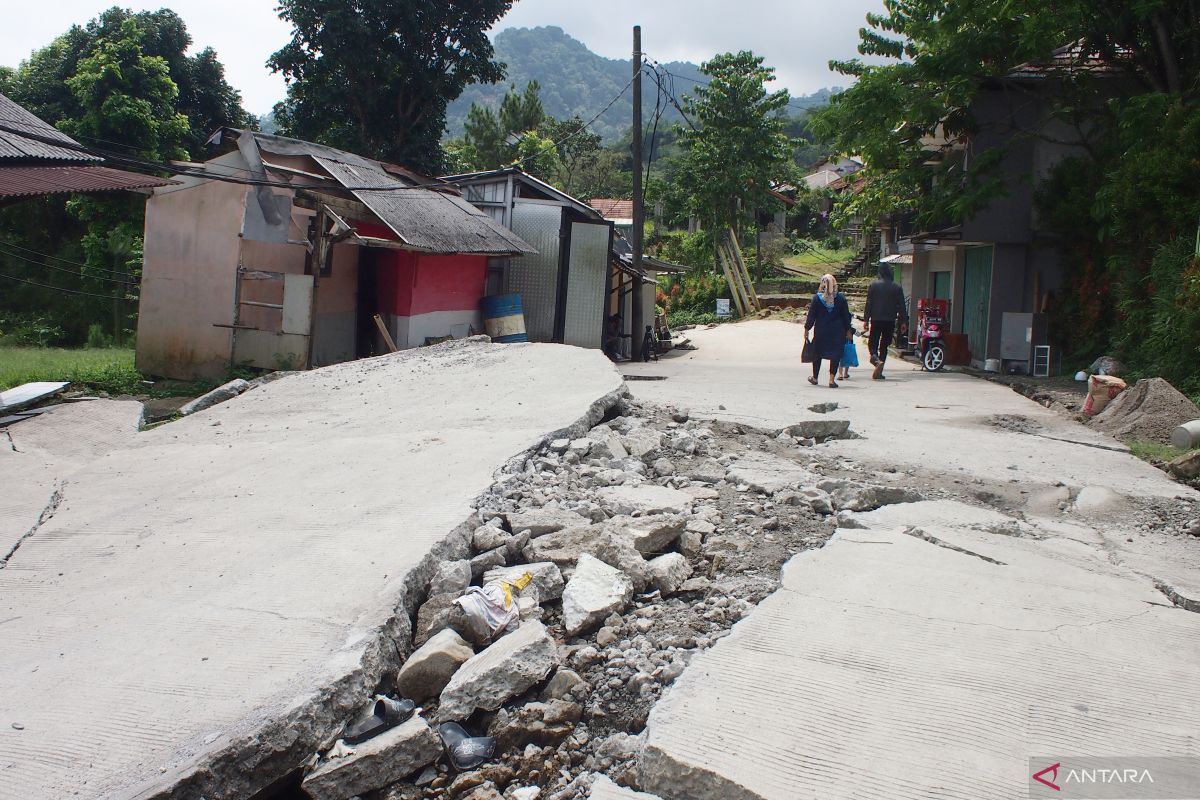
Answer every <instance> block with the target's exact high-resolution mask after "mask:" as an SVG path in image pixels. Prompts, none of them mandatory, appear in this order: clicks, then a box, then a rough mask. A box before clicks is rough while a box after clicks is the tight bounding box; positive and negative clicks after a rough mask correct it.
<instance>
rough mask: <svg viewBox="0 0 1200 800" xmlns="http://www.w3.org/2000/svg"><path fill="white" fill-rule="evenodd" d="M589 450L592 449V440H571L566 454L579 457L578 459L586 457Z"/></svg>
mask: <svg viewBox="0 0 1200 800" xmlns="http://www.w3.org/2000/svg"><path fill="white" fill-rule="evenodd" d="M591 449H592V440H591V439H572V440H571V444H569V445H568V446H567V452H568V453H574V454H575V455H577V456H579V457H580V458H583V457H584V456H586V455H587V454H588V452H589V451H590V450H591Z"/></svg>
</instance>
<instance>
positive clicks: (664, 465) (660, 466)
mask: <svg viewBox="0 0 1200 800" xmlns="http://www.w3.org/2000/svg"><path fill="white" fill-rule="evenodd" d="M654 471H655V472H656V473H657V474H658V475H660V476H661V477H664V478H665V477H667V476H668V475H674V474H675V464H674V463H672V461H671V459H669V458H658V459H655V461H654Z"/></svg>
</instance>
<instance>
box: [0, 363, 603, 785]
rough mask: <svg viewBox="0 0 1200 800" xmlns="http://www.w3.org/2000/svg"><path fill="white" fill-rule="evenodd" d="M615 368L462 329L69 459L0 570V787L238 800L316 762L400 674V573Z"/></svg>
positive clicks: (597, 391)
mask: <svg viewBox="0 0 1200 800" xmlns="http://www.w3.org/2000/svg"><path fill="white" fill-rule="evenodd" d="M564 375H570V376H571V378H570V380H563V376H564ZM620 383H621V381H620V377H619V375H618V374H617V373H616V372H615V371H614V370H613V369H612V366H611V365H610V364H609V363H608V362H607V361H606V360H605V359H604V358H603V357H602V356H601V355H600V354H599V353H597V352H595V351H586V350H580V349H577V348H567V347H557V346H549V345H482V344H470V343H468V344H463V343H456V344H455V345H449V346H439V347H436V348H430V349H421V350H418V351H408V352H405V353H401V354H397V355H395V356H388V357H383V358H378V359H370V360H366V361H359V362H353V363H350V364H343V365H339V366H335V367H330V368H326V369H321V370H316V371H313V372H310V373H305V374H299V375H294V376H290V377H287V378H284V379H282V380H279V381H276V382H274V383H270V384H267V385H265V386H262V387H260V388H258V389H255V390H253V391H251V392H248V393H247V394H244V395H242V396H241V397H239V398H237V399H236V400H233V401H230V402H228V403H226V404H224V405H221V406H217V407H216V408H213V409H211V410H209V411H206V412H203V413H200V414H196V415H194V416H191V417H187V418H185V419H183V420H180V421H178V422H173V423H171V424H169V425H165V426H162V427H160V428H156V429H154V430H152V431H148V432H145V433H141V434H137V435H136V436H135V437H132V438H133V441H131V442H128V443H126V444H124V445H121V446H117V447H115V448H113V449H111V450H109V452H107V453H106V454H105V455H103V456H100V457H96V458H94V459H92V460H91V462H90V463H88V464H86V465H84V466H82V467H81V468H79V469H77V470H75V471H74V472H73V473H72V474H71V476H70V478H69V480H68V482H67V485H66V488H65V491H64V495H63V500H62V502H61V504H60V505H59V507H58V509H57V511H56V513H55V514H54V515H53V517H52V518H50V519H49V520H47V521H46V522H45V523H44V524H43V525H42V526H41V527H40V528H39V529H38V530H37V531H36V533H35V535H33V536H30V537H28V538H26V539H25V541H24V542H23V543H22V544H21V547H20V548H19V549H18V550H17V552H16V554H15V555H14V557H13V558H12V559H11V561H10V562H9V564H8V565H7V566H6V567H5V568H4V569H2V570H0V798H4V800H40V799H41V798H46V799H47V800H49V799H50V798H53V799H54V800H58V799H59V798H64V797H98V798H131V797H138V798H149V797H168V796H171V797H184V796H190V797H199V796H207V797H208V798H210V800H212V798H215V797H247V796H249V795H250V794H252V793H253V792H254V791H255V790H257V789H258V788H261V787H262V785H263V783H264V782H265V781H267V780H270V779H272V778H274V777H278V775H279V774H281V772H280V770H281V769H290V768H292V767H294V766H296V765H298V764H299V763H301V762H302V761H303V760H304V759H305V758H306V757H307V756H308V755H309V754H311V752H313V750H315V749H316V746H317V744H318V743H319V742H320V741H321V740H323V739H325V738H327V737H328V736H330V735H331V734H332V733H334V732H335V731H336V730H337V729H338V728H340V725H341V724H342V722H343V721H344V719H345V717H346V714H348V713H349V711H350V709H352V708H354V707H355V706H356V705H358V704H359V703H360V702H361V698H362V697H364V696H366V694H367V693H369V692H370V691H371V690H372V689H374V688H375V686H376V683H377V681H378V679H379V676H380V673H381V671H383V670H385V669H389V668H394V667H395V660H396V653H395V652H392V650H394V648H391V645H390V644H389V643H388V638H387V636H385V633H386V634H392V635H394V636H395V637H396V639H399V640H400V641H401V642H402V643H403V641H404V640H405V638H406V637H407V628H406V620H407V615H406V614H404V613H400V614H397V613H396V606H397V604H398V602H400V600H401V599H403V598H402V595H403V593H404V592H405V591H406V587H408V586H409V584H410V582H408V581H406V577H407V576H408V575H409V574H411V573H413V571H414V570H416V569H418V565H421V564H422V563H423V562H422V560H423V559H424V557H425V556H426V555H427V554H428V553H430V551H431V549H433V548H435V547H437V546H440V545H439V543H441V542H442V541H443V540H445V539H446V537H447V536H448V534H450V532H451V530H452V529H454V528H455V526H456V525H458V524H459V523H461V522H462V521H463V520H464V519H465V518H466V517H467V515H468V514H469V513H470V512H471V507H470V501H471V500H472V499H473V498H474V497H475V496H476V495H477V494H478V493H479V492H480V491H482V490H483V489H484V488H486V487H487V486H488V485H490V484H491V482H492V476H493V472H494V471H495V470H496V469H498V468H499V467H501V466H503V465H504V464H505V462H506V461H507V460H508V459H509V458H511V457H513V456H515V455H517V454H518V453H519V452H521V451H522V450H523V449H524V448H526V447H529V446H531V445H533V444H535V443H536V442H537V441H539V440H540V438H541V437H542V436H543V435H545V434H548V433H551V432H553V431H556V430H559V429H561V428H565V427H567V426H570V425H572V424H574V423H576V422H577V421H579V420H580V419H581V418H583V417H584V416H585V415H586V414H588V413H589V412H593V413H598V412H597V411H596V409H597V407H598V405H599V404H600V403H601V401H603V400H606V399H615V393H616V392H617V391H618V389H619V388H620ZM82 408H83V409H84V410H86V407H82ZM591 421H592V422H595V420H594V419H593V420H591ZM31 422H32V421H29V422H23V423H20V424H21V425H29V424H31ZM16 435H17V436H18V438H19V431H18V432H16ZM0 463H3V462H0ZM5 475H6V476H9V477H11V475H10V473H7V472H6V473H5ZM18 477H19V476H18ZM31 477H32V478H36V479H37V480H40V479H41V477H42V476H41V473H38V475H35V476H31ZM44 489H45V487H44V486H42V485H41V484H39V483H37V481H36V480H35V481H34V483H33V484H32V488H29V487H26V486H25V485H23V484H21V483H20V481H19V480H18V481H17V482H15V483H6V485H5V492H6V493H8V492H14V491H15V492H16V493H18V494H20V493H23V492H26V491H32V492H33V498H32V500H30V502H32V503H34V504H35V505H36V504H37V503H41V504H43V505H44V503H45V502H46V497H45V491H44ZM9 496H11V495H9ZM35 516H36V514H35ZM424 563H428V562H427V561H426V562H424ZM421 568H423V567H421ZM259 764H269V765H270V766H269V767H267V768H259V767H258V766H257V765H259ZM272 770H274V772H272Z"/></svg>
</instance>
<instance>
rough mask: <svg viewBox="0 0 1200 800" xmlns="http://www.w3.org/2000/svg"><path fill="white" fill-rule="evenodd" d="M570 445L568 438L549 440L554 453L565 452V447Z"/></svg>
mask: <svg viewBox="0 0 1200 800" xmlns="http://www.w3.org/2000/svg"><path fill="white" fill-rule="evenodd" d="M570 446H571V440H570V439H555V440H554V441H552V442H550V449H551V450H553V451H554V452H555V453H565V452H567V448H568V447H570Z"/></svg>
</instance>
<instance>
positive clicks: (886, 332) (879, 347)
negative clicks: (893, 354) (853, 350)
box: [867, 320, 896, 363]
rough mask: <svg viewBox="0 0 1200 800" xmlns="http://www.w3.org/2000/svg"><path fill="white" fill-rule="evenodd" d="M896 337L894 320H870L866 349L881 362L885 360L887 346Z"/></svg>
mask: <svg viewBox="0 0 1200 800" xmlns="http://www.w3.org/2000/svg"><path fill="white" fill-rule="evenodd" d="M895 337H896V323H895V322H878V321H876V320H871V333H870V335H869V336H868V337H867V350H869V351H870V353H871V358H874V359H876V360H878V361H880V362H881V363H882V362H884V361H887V354H888V348H889V347H890V346H891V344H892V339H894V338H895Z"/></svg>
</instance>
